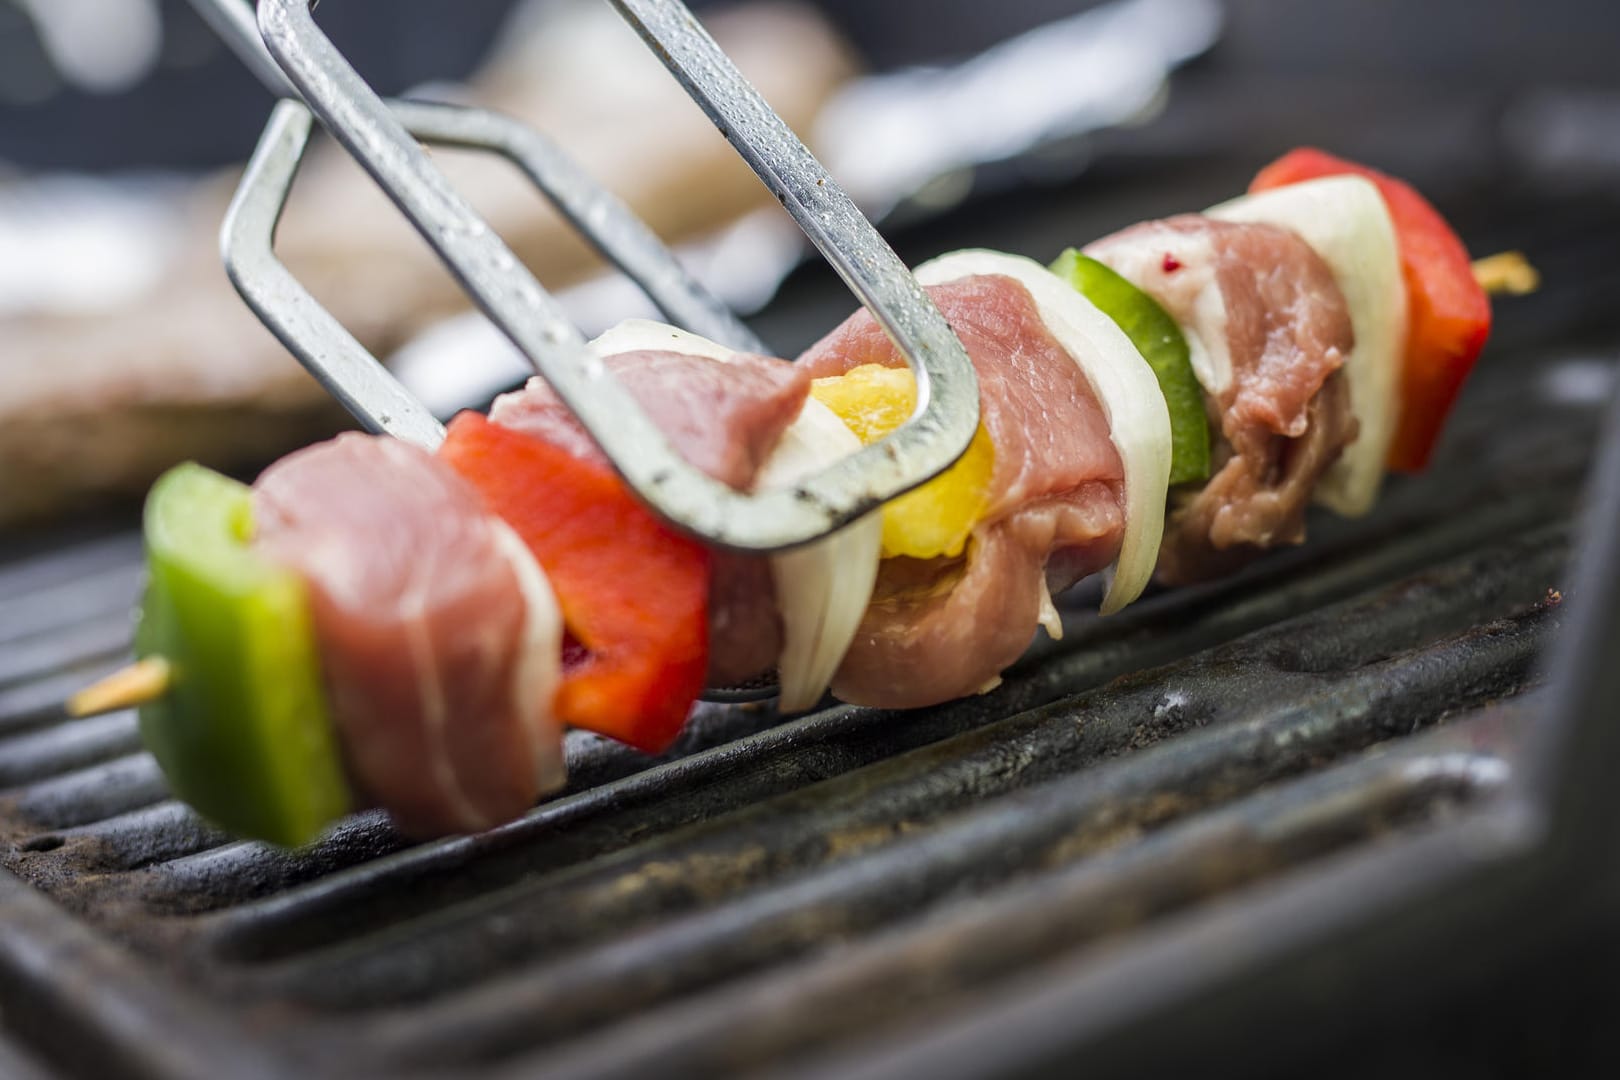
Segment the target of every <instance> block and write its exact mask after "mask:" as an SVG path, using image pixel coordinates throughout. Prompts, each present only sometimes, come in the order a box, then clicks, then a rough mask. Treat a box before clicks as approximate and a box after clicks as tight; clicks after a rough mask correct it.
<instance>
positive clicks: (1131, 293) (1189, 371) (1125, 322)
mask: <svg viewBox="0 0 1620 1080" xmlns="http://www.w3.org/2000/svg"><path fill="white" fill-rule="evenodd" d="M1052 272H1053V273H1054V274H1056V275H1057V276H1058V277H1060V278H1062V279H1063V280H1065V281H1067V282H1068V283H1069V284H1070V285H1073V286H1074V287H1075V288H1076V289H1078V290H1079V291H1080V293H1081V294H1082V295H1084V296H1085V298H1086V299H1087V300H1090V301H1091V302H1092V303H1093V304H1095V305H1097V307H1098V308H1099V309H1100V310H1101V311H1102V313H1103V314H1105V315H1107V316H1108V317H1109V318H1110V319H1113V320H1114V322H1116V323H1118V324H1119V328H1120V329H1121V330H1123V331H1125V336H1126V337H1128V338H1130V339H1131V344H1133V345H1135V346H1136V350H1137V352H1140V353H1141V354H1142V358H1143V359H1144V360H1146V361H1147V362H1148V366H1149V367H1150V368H1152V369H1153V374H1154V375H1155V376H1157V377H1158V380H1159V389H1160V390H1161V391H1162V392H1163V393H1164V403H1165V405H1166V406H1167V407H1168V408H1169V410H1170V483H1172V484H1185V483H1188V482H1190V481H1193V480H1207V479H1209V417H1208V416H1207V415H1206V414H1205V412H1204V391H1203V388H1202V387H1200V386H1199V385H1198V377H1197V376H1196V375H1194V374H1193V368H1192V359H1191V356H1190V354H1189V353H1188V351H1187V339H1186V338H1185V337H1184V336H1183V335H1182V333H1181V327H1179V326H1177V325H1176V320H1175V319H1172V318H1171V317H1170V314H1169V312H1167V311H1165V310H1164V308H1162V307H1160V306H1159V303H1158V301H1156V300H1154V299H1153V297H1151V296H1149V295H1148V294H1147V293H1145V292H1143V291H1142V290H1141V289H1138V288H1137V287H1136V286H1135V285H1133V284H1131V283H1130V282H1129V281H1127V280H1126V279H1125V278H1123V277H1121V276H1120V275H1119V274H1117V273H1115V272H1114V271H1113V270H1112V269H1110V268H1109V267H1108V266H1105V265H1104V264H1102V263H1100V262H1098V261H1097V260H1096V259H1093V258H1091V257H1090V256H1089V255H1082V254H1081V253H1080V252H1079V251H1078V250H1076V249H1074V248H1070V249H1069V250H1067V251H1065V252H1064V253H1063V254H1062V255H1059V256H1058V259H1057V262H1055V263H1053V264H1052Z"/></svg>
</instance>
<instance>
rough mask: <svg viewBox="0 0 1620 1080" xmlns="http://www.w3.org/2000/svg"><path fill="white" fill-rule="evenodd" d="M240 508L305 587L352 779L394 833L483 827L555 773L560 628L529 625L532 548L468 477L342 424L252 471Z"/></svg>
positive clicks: (558, 766) (531, 799) (535, 793)
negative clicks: (248, 504) (339, 431)
mask: <svg viewBox="0 0 1620 1080" xmlns="http://www.w3.org/2000/svg"><path fill="white" fill-rule="evenodd" d="M253 505H254V519H255V523H256V527H257V539H256V543H257V545H258V548H259V549H260V550H261V551H262V552H264V554H265V555H266V556H267V557H269V558H271V559H273V560H275V561H277V562H279V563H281V564H283V565H286V566H289V567H291V568H293V569H294V570H296V571H297V572H298V573H299V574H301V575H302V576H303V577H304V579H305V580H306V581H307V582H308V583H309V586H310V593H311V598H312V607H313V613H314V620H315V633H316V637H317V639H318V641H319V643H320V652H321V657H322V662H323V665H324V675H325V679H326V685H327V692H328V694H329V696H330V700H331V704H332V715H333V720H334V723H335V725H336V727H337V729H338V735H339V739H340V741H341V744H342V746H343V752H344V760H345V762H346V765H347V768H348V770H349V774H350V777H351V780H352V782H353V783H354V785H355V786H356V788H357V789H358V790H359V791H360V792H361V793H362V794H363V795H364V796H365V797H367V798H368V799H370V800H371V801H373V802H375V803H376V804H377V805H379V806H382V807H384V808H385V809H387V810H388V811H389V812H390V814H392V815H393V817H394V820H395V822H396V823H397V824H398V826H399V828H400V829H401V830H402V831H403V832H405V833H407V834H410V835H414V836H433V835H439V834H443V833H452V832H469V831H476V830H480V829H486V828H489V827H491V826H493V825H497V824H499V823H501V822H503V821H507V820H510V819H511V818H514V817H516V816H518V815H519V814H521V813H523V812H524V811H525V810H527V809H528V808H529V807H531V806H533V805H534V803H535V800H536V799H537V798H538V797H539V796H540V795H542V794H544V793H545V792H547V791H551V790H554V789H556V788H558V787H560V786H561V785H562V782H563V764H562V739H561V731H560V728H559V727H558V725H557V724H556V722H555V721H554V719H553V718H552V713H551V696H552V694H553V693H554V692H555V678H556V676H555V674H554V671H555V669H556V667H557V664H558V653H559V652H560V649H561V640H560V626H558V625H555V624H556V617H555V613H554V609H553V610H552V611H551V612H537V613H534V617H537V618H541V619H544V618H545V617H546V616H547V615H549V616H550V619H551V621H552V623H553V624H554V625H553V626H552V628H551V631H550V633H549V634H547V633H545V632H544V631H545V626H544V625H541V626H539V627H538V629H539V631H540V632H538V633H537V632H536V630H537V627H536V625H535V624H533V623H531V622H530V619H531V600H530V595H531V594H532V591H533V587H534V576H535V575H536V570H535V568H534V564H533V562H532V558H531V557H530V556H529V554H528V552H527V550H526V549H525V548H524V547H523V545H522V544H521V542H519V541H518V540H517V539H516V537H515V536H513V535H512V534H511V533H510V531H509V530H507V528H506V526H505V525H504V524H503V523H501V522H500V521H499V520H498V519H497V518H495V517H493V516H492V515H490V514H489V513H488V511H487V510H485V508H484V505H483V502H482V500H481V499H480V498H479V496H478V494H477V492H476V491H474V490H473V488H472V487H471V486H470V485H468V484H467V483H466V481H464V480H462V479H461V477H459V476H458V475H456V473H455V472H454V471H453V470H452V469H451V468H450V467H449V466H448V465H446V464H445V463H444V462H442V461H440V460H438V459H437V458H435V457H434V456H433V455H431V454H429V453H428V452H426V451H425V450H422V449H420V448H418V447H416V446H412V445H410V444H408V443H405V442H401V441H399V440H397V439H391V438H384V437H377V436H369V435H359V434H353V433H350V434H344V435H339V436H338V437H337V438H336V439H334V440H331V441H330V442H324V443H320V444H317V445H315V446H312V447H309V448H308V449H305V450H301V451H298V452H297V453H294V454H291V455H289V456H287V457H285V458H283V459H282V460H281V461H279V462H277V463H276V464H274V465H272V466H271V467H270V468H268V469H267V470H265V472H264V474H263V475H262V476H260V477H259V480H258V482H257V483H256V484H255V485H254V490H253ZM524 560H527V563H526V565H525V562H524ZM526 574H527V575H529V576H528V577H527V578H526V577H525V575H526ZM539 587H540V588H542V589H544V588H545V585H544V581H543V579H541V580H540V583H539ZM548 648H549V650H550V655H549V656H548V655H545V651H546V650H547V649H548Z"/></svg>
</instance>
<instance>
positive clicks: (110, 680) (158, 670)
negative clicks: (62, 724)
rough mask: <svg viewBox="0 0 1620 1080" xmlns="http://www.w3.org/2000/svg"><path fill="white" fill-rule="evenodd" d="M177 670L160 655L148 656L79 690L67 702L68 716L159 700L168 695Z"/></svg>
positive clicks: (107, 710) (95, 713)
mask: <svg viewBox="0 0 1620 1080" xmlns="http://www.w3.org/2000/svg"><path fill="white" fill-rule="evenodd" d="M173 679H174V669H173V668H171V667H170V666H169V662H168V661H167V660H165V659H163V657H161V656H148V657H147V658H146V659H144V660H137V661H135V662H134V663H133V664H131V665H129V667H126V668H120V669H119V670H117V671H115V672H113V673H112V674H111V675H108V676H107V677H106V678H105V679H102V680H101V681H100V682H97V683H93V684H92V685H90V686H87V687H85V688H84V689H83V690H80V691H79V692H78V693H77V694H74V695H73V696H72V697H70V698H68V700H67V713H68V715H69V716H76V717H84V716H97V715H99V714H101V713H109V712H113V711H114V710H117V709H129V708H133V707H135V706H136V705H145V704H146V703H147V702H150V701H156V700H157V699H158V698H160V697H162V696H163V695H164V694H167V693H168V692H169V684H170V683H171V682H172V681H173Z"/></svg>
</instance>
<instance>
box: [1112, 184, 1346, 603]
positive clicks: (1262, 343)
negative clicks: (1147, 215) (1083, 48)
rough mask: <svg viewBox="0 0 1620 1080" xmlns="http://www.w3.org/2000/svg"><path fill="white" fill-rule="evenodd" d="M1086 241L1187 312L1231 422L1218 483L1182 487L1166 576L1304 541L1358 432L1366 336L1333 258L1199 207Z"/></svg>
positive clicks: (1176, 580) (1185, 577)
mask: <svg viewBox="0 0 1620 1080" xmlns="http://www.w3.org/2000/svg"><path fill="white" fill-rule="evenodd" d="M1085 250H1086V253H1087V254H1088V255H1090V256H1092V257H1093V258H1095V259H1098V260H1099V261H1101V262H1104V263H1107V264H1108V265H1109V266H1110V267H1112V268H1113V269H1114V270H1116V271H1117V272H1119V273H1120V274H1122V275H1123V276H1124V277H1126V278H1128V279H1129V280H1130V281H1131V282H1133V283H1134V284H1135V285H1136V286H1137V287H1138V288H1140V289H1142V290H1143V291H1144V292H1146V293H1147V294H1148V295H1150V296H1152V297H1153V298H1154V299H1155V300H1157V301H1158V302H1159V303H1160V304H1161V305H1163V307H1164V308H1165V310H1166V311H1168V312H1169V313H1170V315H1171V316H1172V317H1173V318H1175V320H1176V321H1177V322H1178V323H1179V324H1180V325H1181V328H1182V331H1183V332H1184V333H1185V334H1186V336H1187V344H1188V347H1189V350H1190V351H1191V353H1192V359H1193V367H1194V370H1195V371H1196V372H1197V374H1198V380H1199V382H1200V383H1201V384H1202V385H1203V387H1204V392H1205V399H1206V408H1207V410H1208V412H1209V414H1210V420H1211V427H1212V428H1213V430H1214V431H1215V432H1217V433H1218V437H1217V439H1216V445H1215V447H1214V451H1215V455H1214V468H1213V470H1212V473H1211V477H1210V480H1209V482H1208V483H1207V484H1205V485H1204V486H1203V487H1202V488H1201V489H1198V490H1197V491H1194V492H1191V493H1187V492H1175V493H1172V497H1171V501H1172V504H1173V505H1172V508H1171V513H1170V515H1169V516H1168V518H1167V520H1166V522H1165V531H1164V540H1163V542H1162V545H1161V548H1160V560H1159V566H1158V571H1157V574H1156V577H1157V579H1158V580H1159V581H1160V582H1162V583H1164V584H1168V585H1177V584H1184V583H1188V582H1192V581H1202V580H1207V579H1209V578H1213V577H1218V576H1221V575H1223V574H1227V573H1230V572H1231V571H1232V570H1235V569H1236V568H1238V567H1239V566H1241V565H1242V564H1243V563H1245V562H1247V561H1249V560H1250V559H1253V558H1254V557H1255V556H1257V555H1259V554H1260V553H1262V552H1264V551H1266V550H1267V549H1269V548H1272V547H1275V546H1277V545H1279V544H1296V543H1299V542H1301V541H1302V540H1303V539H1304V538H1305V508H1306V506H1307V505H1308V504H1309V502H1310V499H1311V493H1312V492H1313V491H1314V490H1315V488H1316V484H1317V482H1318V480H1319V479H1320V478H1321V476H1322V474H1323V473H1325V472H1326V471H1327V469H1328V468H1329V466H1331V465H1332V464H1333V463H1334V462H1335V461H1336V460H1338V457H1339V455H1340V453H1342V452H1343V450H1344V448H1345V447H1346V446H1348V445H1350V443H1351V442H1353V441H1354V440H1355V437H1356V421H1355V418H1354V415H1353V413H1352V412H1351V410H1350V398H1349V388H1348V386H1347V385H1345V384H1344V383H1343V380H1342V379H1338V378H1335V375H1336V373H1337V372H1338V371H1339V369H1340V367H1341V366H1342V365H1343V363H1344V360H1345V357H1346V356H1348V355H1349V353H1350V351H1351V349H1352V348H1353V346H1354V344H1355V336H1354V333H1353V331H1352V329H1351V324H1350V314H1349V311H1348V309H1347V308H1346V306H1345V301H1344V296H1343V294H1342V293H1341V292H1340V291H1339V287H1338V285H1337V284H1336V283H1335V281H1334V279H1333V274H1332V271H1330V270H1329V269H1328V267H1327V264H1326V263H1324V262H1323V261H1322V259H1321V258H1320V257H1319V256H1318V255H1317V254H1316V252H1314V251H1313V250H1311V248H1310V246H1309V245H1308V244H1306V243H1305V241H1303V240H1301V239H1300V238H1299V237H1298V236H1296V235H1294V234H1293V233H1291V232H1289V231H1287V230H1286V229H1279V228H1276V227H1274V226H1270V225H1250V224H1238V223H1234V222H1224V221H1216V220H1213V219H1211V218H1207V217H1203V216H1201V215H1198V214H1185V215H1182V216H1179V217H1173V218H1168V219H1166V220H1163V221H1150V222H1145V223H1143V224H1141V225H1135V226H1132V227H1131V228H1128V229H1125V230H1123V231H1121V232H1118V233H1115V234H1114V235H1112V236H1109V237H1105V238H1104V239H1102V240H1098V241H1096V242H1095V243H1093V244H1090V245H1089V246H1087V248H1086V249H1085Z"/></svg>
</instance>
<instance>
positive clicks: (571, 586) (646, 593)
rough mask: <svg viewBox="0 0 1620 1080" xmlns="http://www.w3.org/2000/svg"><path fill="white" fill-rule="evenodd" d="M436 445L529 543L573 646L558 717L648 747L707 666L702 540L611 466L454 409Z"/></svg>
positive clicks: (681, 708)
mask: <svg viewBox="0 0 1620 1080" xmlns="http://www.w3.org/2000/svg"><path fill="white" fill-rule="evenodd" d="M439 453H440V454H441V455H443V457H444V459H445V460H446V461H448V462H449V463H450V464H451V466H452V467H454V468H455V470H456V471H457V472H459V473H460V474H461V475H462V476H463V477H465V478H466V479H467V480H468V481H470V482H471V483H472V484H473V486H474V487H476V488H477V489H478V490H479V492H480V493H481V494H482V495H483V497H484V501H485V502H486V503H487V504H488V506H489V508H490V510H491V511H493V512H494V513H496V514H499V515H500V516H501V518H503V519H504V520H505V521H506V523H507V524H508V525H510V526H511V527H512V529H513V530H514V531H515V532H516V533H517V534H518V536H519V537H520V538H522V540H523V542H524V543H525V544H527V545H528V547H529V550H531V551H532V552H534V557H535V559H536V561H538V562H539V563H540V566H541V567H542V568H543V569H544V570H545V572H546V576H547V577H548V578H550V580H551V587H552V590H553V591H554V592H555V593H556V594H557V603H558V606H559V607H560V608H561V609H562V616H563V622H564V624H565V625H566V627H567V629H568V633H569V635H570V636H571V637H572V638H573V639H574V641H576V642H577V643H578V646H579V647H578V648H574V649H569V650H565V657H564V661H565V663H564V670H563V681H562V685H561V687H560V688H559V689H558V691H557V700H556V703H555V708H556V712H557V717H558V719H560V720H561V721H562V722H563V723H565V724H570V725H573V726H575V727H581V728H585V729H587V730H589V731H595V732H598V733H600V734H602V735H607V736H609V737H611V738H614V739H618V740H619V741H621V742H625V743H628V744H630V745H631V746H634V747H636V748H637V749H640V750H645V751H648V752H649V753H658V752H660V751H663V750H666V749H668V748H669V745H670V743H672V742H673V741H674V740H675V736H676V735H678V734H679V733H680V730H681V725H682V724H683V723H684V722H685V720H686V716H687V713H688V712H690V711H691V708H692V703H693V702H694V701H696V700H697V696H698V694H700V693H701V692H702V690H703V681H704V675H705V673H706V672H707V670H708V666H709V612H708V600H709V578H710V565H711V558H710V554H709V551H708V549H707V548H705V547H703V546H702V545H701V544H699V543H697V542H696V541H694V540H691V539H689V538H687V537H685V536H682V535H681V534H679V533H677V532H675V531H674V530H673V529H671V528H670V527H669V526H667V525H665V524H664V523H663V522H662V521H660V520H658V518H656V517H654V516H653V514H652V513H651V512H650V511H648V510H647V509H646V508H645V507H644V506H642V505H641V503H639V502H637V501H636V499H635V497H634V496H633V495H632V494H631V493H630V491H629V489H628V488H627V487H626V486H625V484H624V481H622V480H621V479H619V477H618V475H617V474H615V473H614V472H613V471H612V470H611V469H609V468H607V467H606V466H605V465H602V464H599V463H597V462H593V461H584V460H581V459H580V458H578V457H575V456H574V455H573V454H570V453H568V452H567V451H566V450H562V449H560V448H558V447H555V446H552V445H551V444H550V443H547V442H544V441H542V440H540V439H537V438H534V437H533V436H531V435H526V434H523V433H521V432H517V431H513V430H511V429H509V428H503V427H501V426H500V425H498V424H494V423H491V422H490V421H489V420H488V418H486V417H483V416H480V415H478V414H477V413H462V414H461V415H460V416H458V417H456V418H455V420H453V421H452V422H451V424H450V428H449V431H448V433H447V435H446V438H445V441H444V445H443V447H442V448H441V449H440V451H439Z"/></svg>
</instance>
